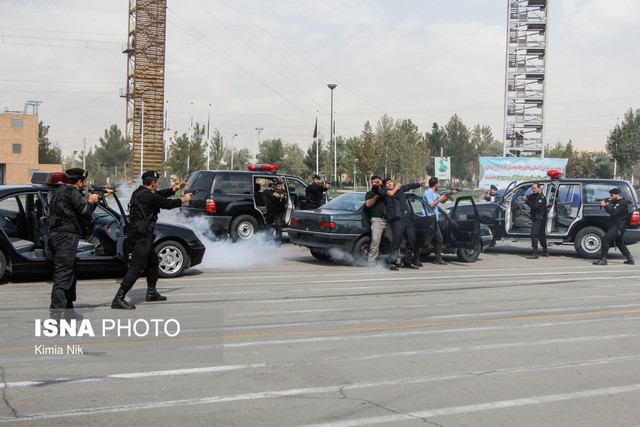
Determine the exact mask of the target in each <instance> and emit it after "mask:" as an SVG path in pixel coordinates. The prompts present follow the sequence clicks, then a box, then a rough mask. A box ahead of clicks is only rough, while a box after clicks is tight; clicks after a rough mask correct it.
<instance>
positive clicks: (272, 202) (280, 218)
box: [264, 181, 287, 246]
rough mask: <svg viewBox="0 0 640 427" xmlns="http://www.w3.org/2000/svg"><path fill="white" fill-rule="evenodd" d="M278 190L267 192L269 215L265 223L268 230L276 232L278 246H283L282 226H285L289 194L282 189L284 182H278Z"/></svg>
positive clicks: (272, 189) (273, 189)
mask: <svg viewBox="0 0 640 427" xmlns="http://www.w3.org/2000/svg"><path fill="white" fill-rule="evenodd" d="M275 186H276V188H269V189H268V190H265V192H264V194H265V196H267V215H265V223H266V225H267V229H268V230H271V227H273V228H275V230H276V237H275V242H276V245H278V246H280V245H281V244H282V225H283V224H284V214H285V212H286V211H287V193H286V191H284V189H283V188H282V182H280V181H276V183H275Z"/></svg>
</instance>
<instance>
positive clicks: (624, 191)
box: [462, 178, 640, 259]
mask: <svg viewBox="0 0 640 427" xmlns="http://www.w3.org/2000/svg"><path fill="white" fill-rule="evenodd" d="M534 182H539V183H540V185H541V187H542V194H544V195H545V197H546V199H547V212H548V214H547V224H546V233H547V240H548V241H549V242H553V243H557V244H573V245H574V247H575V250H576V252H577V253H578V255H580V256H581V257H583V258H592V259H596V258H600V252H601V249H602V238H603V236H604V234H605V231H606V230H607V228H608V227H609V222H610V216H609V214H608V213H607V211H606V210H604V208H602V207H601V206H600V200H602V199H607V198H609V190H610V189H612V188H614V187H616V188H619V189H620V195H621V196H623V197H624V198H625V199H627V200H630V201H631V204H630V205H629V212H628V214H629V219H628V223H627V227H628V228H627V231H626V233H625V235H624V241H625V243H626V244H628V245H629V244H635V243H638V242H639V241H640V226H639V224H640V207H639V205H638V198H637V196H636V193H635V191H634V190H633V187H632V186H631V184H630V183H628V182H626V181H620V180H614V179H569V178H563V179H560V178H552V179H549V180H541V181H524V182H520V183H517V182H515V181H514V182H512V183H511V184H509V186H508V187H507V188H506V189H505V191H504V196H503V197H502V199H501V200H499V201H497V203H496V202H493V203H492V202H488V203H478V204H477V209H478V212H479V215H480V220H481V221H482V223H484V224H486V225H488V226H490V227H491V229H492V231H493V235H494V237H495V238H496V239H503V238H508V239H528V238H529V235H530V233H531V226H532V222H531V219H530V208H529V206H528V205H527V204H526V203H524V201H523V200H522V196H523V195H528V194H530V193H531V185H532V184H533V183H534ZM462 209H468V207H463V208H462Z"/></svg>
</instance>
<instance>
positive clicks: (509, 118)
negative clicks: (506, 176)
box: [503, 0, 547, 157]
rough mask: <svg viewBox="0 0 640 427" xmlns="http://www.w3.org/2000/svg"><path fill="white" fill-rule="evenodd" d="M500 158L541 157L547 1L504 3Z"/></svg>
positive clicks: (542, 148) (508, 0)
mask: <svg viewBox="0 0 640 427" xmlns="http://www.w3.org/2000/svg"><path fill="white" fill-rule="evenodd" d="M507 3H508V9H509V16H508V21H507V58H506V79H505V97H504V148H503V155H504V157H520V156H533V157H544V141H543V135H544V134H543V125H544V87H545V69H546V67H545V58H546V49H547V0H507Z"/></svg>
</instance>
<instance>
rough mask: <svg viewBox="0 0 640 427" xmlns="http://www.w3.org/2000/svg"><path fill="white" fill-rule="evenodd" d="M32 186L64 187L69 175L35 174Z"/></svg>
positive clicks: (54, 173) (56, 173)
mask: <svg viewBox="0 0 640 427" xmlns="http://www.w3.org/2000/svg"><path fill="white" fill-rule="evenodd" d="M31 183H32V184H46V185H62V184H66V183H67V174H66V173H62V172H34V173H33V175H32V176H31Z"/></svg>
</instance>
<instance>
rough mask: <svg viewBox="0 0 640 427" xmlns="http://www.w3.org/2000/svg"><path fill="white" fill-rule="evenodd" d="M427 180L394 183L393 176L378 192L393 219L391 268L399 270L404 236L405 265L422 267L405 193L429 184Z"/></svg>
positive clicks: (389, 217)
mask: <svg viewBox="0 0 640 427" xmlns="http://www.w3.org/2000/svg"><path fill="white" fill-rule="evenodd" d="M427 182H428V181H427V180H426V179H425V180H423V181H422V182H420V183H414V184H405V185H402V184H400V183H397V184H394V183H393V180H391V178H385V179H383V180H382V188H381V189H380V190H378V194H380V195H381V196H384V201H385V204H386V207H387V216H388V219H389V220H390V221H391V229H392V232H393V242H392V243H391V253H390V255H389V263H390V266H389V268H390V269H392V270H397V266H395V268H394V265H395V263H396V259H397V258H398V252H399V251H400V245H401V244H402V238H403V237H404V238H406V240H407V244H406V247H405V252H404V261H403V265H404V267H407V268H416V269H417V268H420V248H417V247H416V228H415V226H414V224H413V220H412V218H411V215H412V210H411V208H410V207H409V205H408V204H407V198H406V197H405V195H404V193H405V192H406V191H409V190H413V189H416V188H420V187H421V186H423V185H425V184H427Z"/></svg>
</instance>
